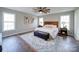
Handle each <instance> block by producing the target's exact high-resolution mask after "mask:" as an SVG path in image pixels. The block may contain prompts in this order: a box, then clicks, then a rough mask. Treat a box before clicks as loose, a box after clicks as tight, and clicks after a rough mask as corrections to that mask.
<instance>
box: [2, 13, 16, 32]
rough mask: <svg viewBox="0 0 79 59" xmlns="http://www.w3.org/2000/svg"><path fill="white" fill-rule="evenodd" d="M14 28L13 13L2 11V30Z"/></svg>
mask: <svg viewBox="0 0 79 59" xmlns="http://www.w3.org/2000/svg"><path fill="white" fill-rule="evenodd" d="M14 29H15V14H10V13H3V31H8V30H14Z"/></svg>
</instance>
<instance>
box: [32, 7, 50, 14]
mask: <svg viewBox="0 0 79 59" xmlns="http://www.w3.org/2000/svg"><path fill="white" fill-rule="evenodd" d="M33 10H34V12H39V13H44V14H47V13H49V12H50V9H48V8H47V7H36V8H33Z"/></svg>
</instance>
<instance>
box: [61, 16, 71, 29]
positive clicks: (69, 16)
mask: <svg viewBox="0 0 79 59" xmlns="http://www.w3.org/2000/svg"><path fill="white" fill-rule="evenodd" d="M62 16H69V22H68V23H69V28H67V29H68V30H70V15H61V16H60V27H61V17H62Z"/></svg>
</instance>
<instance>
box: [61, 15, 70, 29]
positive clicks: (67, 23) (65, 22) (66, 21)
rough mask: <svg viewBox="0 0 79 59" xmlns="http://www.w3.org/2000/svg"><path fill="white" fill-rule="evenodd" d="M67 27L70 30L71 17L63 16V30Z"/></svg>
mask: <svg viewBox="0 0 79 59" xmlns="http://www.w3.org/2000/svg"><path fill="white" fill-rule="evenodd" d="M63 27H66V28H67V29H68V30H70V15H64V16H61V28H63Z"/></svg>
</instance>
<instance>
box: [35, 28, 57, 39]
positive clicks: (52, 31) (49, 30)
mask: <svg viewBox="0 0 79 59" xmlns="http://www.w3.org/2000/svg"><path fill="white" fill-rule="evenodd" d="M36 30H39V31H43V32H47V33H49V34H50V36H51V37H52V38H53V39H54V38H56V36H57V34H58V28H46V27H39V28H36V29H35V31H36Z"/></svg>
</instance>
